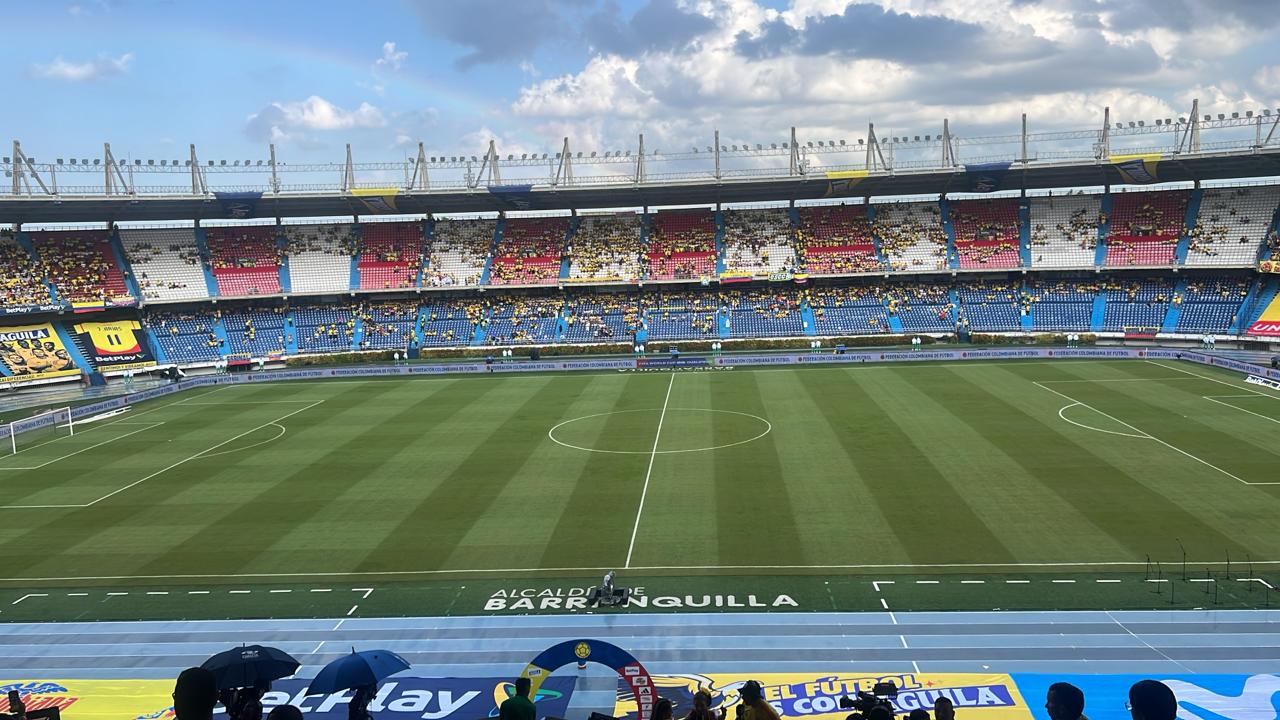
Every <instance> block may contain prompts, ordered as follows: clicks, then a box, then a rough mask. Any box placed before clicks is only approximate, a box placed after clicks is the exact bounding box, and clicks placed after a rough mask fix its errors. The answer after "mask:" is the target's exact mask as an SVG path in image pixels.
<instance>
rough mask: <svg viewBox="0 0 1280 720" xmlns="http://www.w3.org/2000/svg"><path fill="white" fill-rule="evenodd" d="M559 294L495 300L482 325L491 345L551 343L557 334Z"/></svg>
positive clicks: (560, 305) (560, 307)
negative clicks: (549, 296) (547, 296)
mask: <svg viewBox="0 0 1280 720" xmlns="http://www.w3.org/2000/svg"><path fill="white" fill-rule="evenodd" d="M563 306H564V301H563V300H561V299H559V298H523V297H516V298H507V299H502V300H498V301H495V302H494V304H493V311H492V313H491V314H490V316H489V321H488V324H487V326H486V328H485V335H486V338H487V341H488V343H489V344H490V345H520V344H530V343H552V342H555V341H556V338H557V326H558V325H559V323H560V310H561V309H562V308H563Z"/></svg>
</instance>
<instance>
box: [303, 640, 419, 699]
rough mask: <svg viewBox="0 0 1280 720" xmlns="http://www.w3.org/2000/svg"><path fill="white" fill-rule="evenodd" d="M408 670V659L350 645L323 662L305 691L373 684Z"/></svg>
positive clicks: (330, 689) (385, 651)
mask: <svg viewBox="0 0 1280 720" xmlns="http://www.w3.org/2000/svg"><path fill="white" fill-rule="evenodd" d="M408 669H409V661H407V660H405V659H404V658H402V657H400V656H399V655H397V654H395V653H393V652H391V651H390V650H363V651H361V652H356V649H355V648H351V654H350V655H344V656H342V657H340V658H338V659H337V660H334V661H333V662H331V663H329V664H328V665H325V666H324V667H323V668H321V669H320V672H318V673H316V677H315V679H314V680H312V681H311V687H309V688H308V689H307V692H308V693H312V694H319V693H332V692H337V691H339V690H347V689H349V688H357V687H364V686H365V685H375V684H377V683H378V681H379V680H382V679H383V678H386V677H389V676H391V675H395V674H396V673H398V672H400V671H401V670H408Z"/></svg>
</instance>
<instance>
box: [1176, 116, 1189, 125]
mask: <svg viewBox="0 0 1280 720" xmlns="http://www.w3.org/2000/svg"><path fill="white" fill-rule="evenodd" d="M1186 121H1187V119H1186V118H1181V117H1180V118H1178V124H1179V125H1181V124H1182V123H1185V122H1186Z"/></svg>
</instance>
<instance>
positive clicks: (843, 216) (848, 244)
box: [796, 205, 884, 275]
mask: <svg viewBox="0 0 1280 720" xmlns="http://www.w3.org/2000/svg"><path fill="white" fill-rule="evenodd" d="M796 212H797V214H798V215H799V216H800V226H799V227H797V228H796V245H797V247H799V248H800V250H801V251H802V252H803V254H804V269H805V272H807V273H808V274H810V275H849V274H853V273H865V272H883V271H884V263H882V262H880V259H879V258H877V257H876V246H875V239H874V237H873V236H872V229H871V223H870V221H868V220H867V206H866V205H816V206H810V207H800V208H797V209H796Z"/></svg>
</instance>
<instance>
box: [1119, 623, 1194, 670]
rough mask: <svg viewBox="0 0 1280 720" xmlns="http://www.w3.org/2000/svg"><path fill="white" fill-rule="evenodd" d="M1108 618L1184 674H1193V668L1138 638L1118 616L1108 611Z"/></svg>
mask: <svg viewBox="0 0 1280 720" xmlns="http://www.w3.org/2000/svg"><path fill="white" fill-rule="evenodd" d="M1107 617H1109V618H1111V622H1113V623H1115V624H1116V625H1117V626H1119V628H1120V629H1121V630H1124V631H1125V632H1127V633H1129V636H1130V637H1132V638H1133V639H1134V640H1137V641H1138V642H1140V643H1142V644H1143V645H1146V646H1147V649H1148V650H1150V651H1152V652H1154V653H1156V654H1157V655H1159V656H1160V657H1162V658H1164V659H1165V660H1168V661H1169V662H1171V663H1173V664H1174V665H1177V666H1178V667H1180V668H1182V670H1183V672H1188V673H1189V672H1191V668H1189V667H1187V666H1186V665H1183V664H1182V663H1180V662H1178V661H1177V660H1174V659H1173V658H1171V657H1169V656H1168V655H1166V654H1165V653H1164V652H1163V651H1161V650H1158V649H1157V648H1156V647H1155V646H1154V645H1152V644H1151V643H1149V642H1147V641H1146V640H1143V639H1142V638H1140V637H1138V636H1137V635H1136V634H1135V633H1134V632H1133V631H1132V630H1130V629H1129V628H1127V627H1125V624H1124V623H1122V622H1120V621H1119V620H1117V619H1116V616H1115V615H1112V614H1111V612H1110V611H1107Z"/></svg>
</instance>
